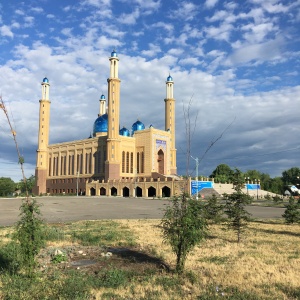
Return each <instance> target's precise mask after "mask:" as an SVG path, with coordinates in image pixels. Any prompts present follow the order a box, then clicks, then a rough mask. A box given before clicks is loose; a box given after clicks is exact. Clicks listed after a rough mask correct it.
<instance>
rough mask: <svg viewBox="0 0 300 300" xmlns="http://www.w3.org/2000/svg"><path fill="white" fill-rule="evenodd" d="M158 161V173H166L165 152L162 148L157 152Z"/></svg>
mask: <svg viewBox="0 0 300 300" xmlns="http://www.w3.org/2000/svg"><path fill="white" fill-rule="evenodd" d="M157 163H158V166H157V170H158V173H159V174H165V154H164V152H163V151H162V150H161V149H160V150H159V151H158V152H157Z"/></svg>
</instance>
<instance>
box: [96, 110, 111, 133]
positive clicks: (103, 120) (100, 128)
mask: <svg viewBox="0 0 300 300" xmlns="http://www.w3.org/2000/svg"><path fill="white" fill-rule="evenodd" d="M107 128H108V115H107V114H104V115H102V116H100V117H98V118H97V119H96V121H95V122H94V128H93V135H95V134H96V133H97V132H107Z"/></svg>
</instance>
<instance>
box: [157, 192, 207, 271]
mask: <svg viewBox="0 0 300 300" xmlns="http://www.w3.org/2000/svg"><path fill="white" fill-rule="evenodd" d="M161 226H162V231H163V237H164V242H166V243H168V244H170V246H171V248H172V250H173V252H174V253H175V255H176V272H177V273H182V272H183V271H184V265H185V261H186V258H187V255H188V254H189V252H190V251H191V250H192V249H193V248H194V247H195V246H196V245H197V244H199V243H200V242H201V241H202V240H203V239H204V237H205V236H206V233H207V223H206V219H205V217H204V215H203V204H201V202H199V201H196V200H192V199H190V198H189V196H187V195H186V194H182V195H181V196H180V197H176V198H174V200H173V201H172V202H171V204H170V205H169V206H167V208H166V210H165V214H164V216H163V219H162V220H161Z"/></svg>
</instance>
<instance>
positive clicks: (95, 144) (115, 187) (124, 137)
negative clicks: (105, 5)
mask: <svg viewBox="0 0 300 300" xmlns="http://www.w3.org/2000/svg"><path fill="white" fill-rule="evenodd" d="M109 63H110V74H109V78H108V79H107V83H108V92H107V103H106V98H105V96H104V95H101V97H100V110H99V114H98V117H97V118H96V120H95V122H94V125H93V134H92V135H91V136H90V137H89V138H87V139H82V140H76V141H70V142H63V143H59V144H51V145H50V144H49V126H50V103H51V102H50V99H49V90H50V83H49V80H48V78H46V77H45V78H44V79H43V81H42V83H41V85H42V99H41V100H40V101H39V102H40V109H39V133H38V149H37V160H36V170H35V176H36V186H35V189H34V193H35V194H37V195H40V194H76V193H77V194H80V195H82V194H85V195H90V196H101V195H106V196H111V195H114V196H127V197H134V196H136V197H164V196H166V197H169V196H173V195H175V194H177V193H178V192H180V190H181V188H182V184H181V183H182V182H183V181H182V180H180V178H179V177H178V176H177V175H176V174H177V166H176V144H175V99H174V94H173V89H174V81H173V78H172V77H171V76H170V75H169V76H168V77H167V80H166V98H165V99H164V107H165V128H164V130H162V129H157V128H154V127H153V126H150V127H149V128H145V125H144V124H143V123H142V122H141V121H140V120H137V121H136V122H135V123H133V125H132V128H131V130H129V129H128V128H125V127H123V128H120V85H121V80H120V79H119V77H118V70H119V57H118V55H117V53H116V51H115V50H114V51H113V52H112V53H111V56H110V57H109ZM162 106H163V102H162Z"/></svg>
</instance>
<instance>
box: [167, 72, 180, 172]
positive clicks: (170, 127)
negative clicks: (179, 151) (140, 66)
mask: <svg viewBox="0 0 300 300" xmlns="http://www.w3.org/2000/svg"><path fill="white" fill-rule="evenodd" d="M166 86H167V93H166V94H167V95H166V99H165V130H166V131H170V134H171V145H170V150H171V157H170V159H171V161H170V162H171V169H170V172H171V174H177V166H176V146H175V99H174V94H173V87H174V81H173V78H172V77H171V75H169V76H168V78H167V81H166Z"/></svg>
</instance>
